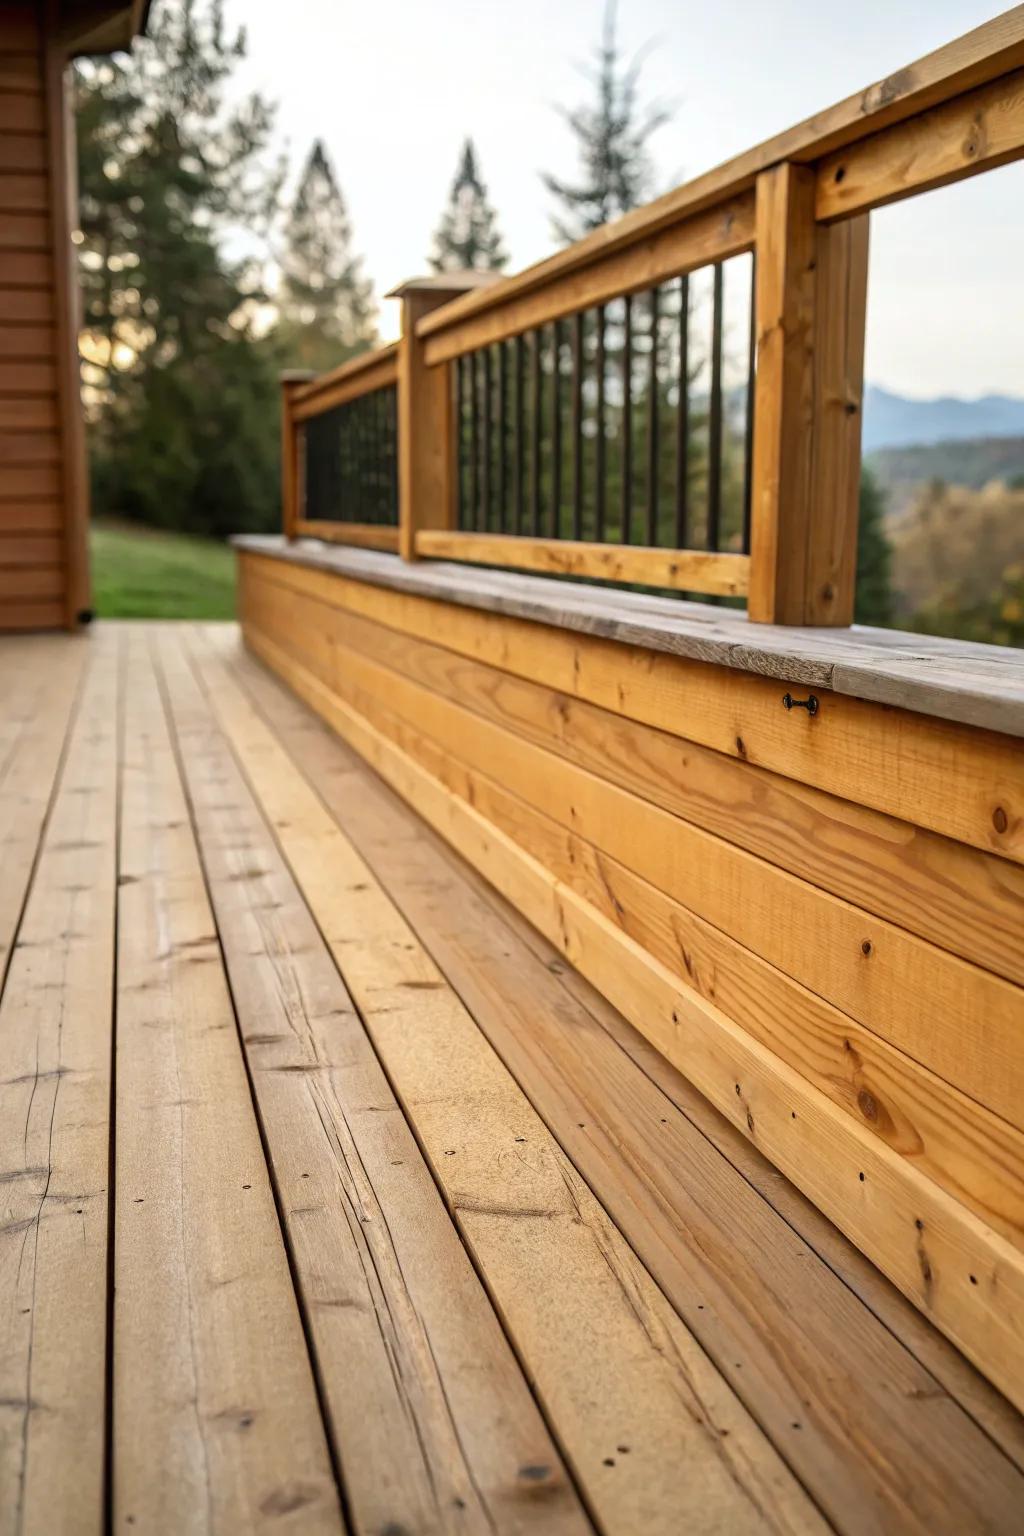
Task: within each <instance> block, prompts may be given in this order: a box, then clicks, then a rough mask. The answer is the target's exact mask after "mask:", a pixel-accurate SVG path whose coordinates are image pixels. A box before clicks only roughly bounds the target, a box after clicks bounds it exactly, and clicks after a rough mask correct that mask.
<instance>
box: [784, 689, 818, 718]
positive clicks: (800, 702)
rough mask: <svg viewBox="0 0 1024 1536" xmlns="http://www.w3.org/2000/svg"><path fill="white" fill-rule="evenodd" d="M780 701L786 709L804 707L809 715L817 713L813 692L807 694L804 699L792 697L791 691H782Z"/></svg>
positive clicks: (816, 702)
mask: <svg viewBox="0 0 1024 1536" xmlns="http://www.w3.org/2000/svg"><path fill="white" fill-rule="evenodd" d="M782 702H783V704H785V706H786V708H787V709H806V711H807V713H808V714H809V715H816V714H817V713H818V700H817V697H816V696H815V695H814V694H813V693H812V694H809V695H808V697H807V698H806V699H794V697H793V695H792V694H791V693H784V694H783V695H782Z"/></svg>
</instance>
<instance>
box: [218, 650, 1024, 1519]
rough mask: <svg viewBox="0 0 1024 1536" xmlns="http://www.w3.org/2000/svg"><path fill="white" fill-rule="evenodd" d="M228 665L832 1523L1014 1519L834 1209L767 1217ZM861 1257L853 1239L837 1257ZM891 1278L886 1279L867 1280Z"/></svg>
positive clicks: (473, 881)
mask: <svg viewBox="0 0 1024 1536" xmlns="http://www.w3.org/2000/svg"><path fill="white" fill-rule="evenodd" d="M219 638H220V637H219V636H218V639H219ZM231 661H232V669H233V674H234V675H235V676H236V677H237V678H238V680H239V682H240V683H241V685H242V686H243V687H244V688H245V690H246V692H247V693H248V694H249V696H250V697H251V698H252V699H253V701H254V703H255V704H256V706H257V708H259V709H260V711H261V713H262V714H263V716H264V718H265V719H266V720H267V722H268V724H269V726H270V728H271V730H272V731H273V732H274V733H275V735H276V736H277V739H278V740H279V741H280V742H282V743H283V744H285V746H286V749H287V750H288V751H289V753H290V754H291V756H292V757H293V759H294V760H295V762H296V763H297V764H298V766H299V768H300V769H301V770H302V771H303V772H304V773H305V774H306V776H307V777H308V779H309V782H310V783H311V785H312V786H313V787H314V789H316V790H317V792H318V793H319V794H320V796H321V797H322V799H323V800H324V803H325V804H326V806H327V808H328V809H329V810H330V812H331V813H332V815H333V816H334V817H335V819H336V820H337V821H338V823H339V824H340V825H341V827H342V829H343V830H344V831H345V833H346V835H347V836H348V837H350V838H351V839H352V841H353V842H354V843H355V845H356V846H357V848H358V849H359V852H360V853H361V855H362V856H363V858H364V859H366V861H367V862H368V864H369V865H370V867H371V868H372V870H373V872H374V874H375V875H376V877H377V878H378V879H379V880H380V881H381V882H382V884H383V885H384V886H385V888H386V890H387V891H388V894H389V895H390V896H391V899H392V900H393V901H395V902H396V903H397V904H398V905H399V906H400V908H401V909H402V911H403V913H404V914H405V916H406V918H407V920H408V921H409V922H410V923H411V924H412V925H413V926H414V927H415V929H416V932H417V934H418V935H419V937H420V939H421V940H422V941H423V942H424V943H425V944H426V945H427V946H428V947H429V949H430V951H431V953H432V954H433V956H434V958H435V960H436V961H437V962H438V964H439V965H440V966H441V968H442V970H443V971H444V973H445V974H446V975H448V976H449V977H451V978H452V979H453V980H455V981H456V982H457V985H458V986H459V989H460V993H461V995H462V996H463V998H464V999H465V1001H466V1003H467V1005H468V1006H469V1008H470V1009H471V1011H472V1013H473V1015H474V1017H475V1018H476V1020H477V1022H478V1023H479V1024H480V1025H481V1027H482V1028H483V1029H484V1031H485V1032H486V1034H487V1036H488V1038H489V1039H490V1041H491V1043H492V1045H493V1046H494V1047H495V1049H496V1050H497V1051H498V1053H499V1054H500V1055H501V1057H502V1059H503V1060H504V1061H505V1063H506V1065H507V1066H509V1068H510V1069H511V1070H512V1071H513V1073H514V1074H515V1076H516V1078H517V1080H518V1081H519V1083H520V1085H521V1086H522V1087H523V1089H524V1091H525V1092H526V1093H527V1094H528V1096H529V1097H530V1099H531V1101H532V1102H533V1103H534V1104H535V1106H536V1107H537V1108H538V1109H539V1110H540V1112H541V1114H542V1115H543V1117H544V1119H545V1121H546V1122H547V1124H548V1126H549V1128H550V1129H551V1130H552V1132H553V1134H555V1135H556V1136H557V1138H558V1140H559V1142H560V1144H561V1145H562V1147H563V1148H564V1149H565V1151H566V1152H567V1153H568V1155H569V1156H570V1157H571V1158H572V1160H573V1162H574V1164H575V1165H576V1166H577V1167H578V1168H579V1170H580V1172H581V1173H582V1174H583V1175H584V1177H585V1178H586V1179H587V1181H588V1183H590V1185H591V1187H592V1188H595V1189H598V1190H600V1192H601V1196H602V1199H603V1200H605V1201H606V1202H607V1204H608V1207H609V1212H610V1214H611V1215H612V1216H613V1218H614V1219H615V1220H616V1222H617V1223H618V1225H619V1226H620V1227H621V1228H622V1230H623V1232H624V1234H625V1235H626V1236H627V1237H628V1239H629V1240H630V1242H631V1243H632V1245H633V1246H634V1248H635V1249H636V1251H637V1253H638V1255H639V1256H640V1257H641V1258H642V1259H643V1261H644V1262H645V1263H646V1264H647V1266H648V1267H649V1268H650V1269H651V1271H652V1273H654V1274H655V1275H656V1276H657V1278H658V1279H659V1282H660V1284H661V1285H662V1286H663V1287H664V1289H665V1290H666V1293H667V1294H668V1295H669V1296H670V1298H671V1299H672V1301H673V1302H674V1304H675V1305H676V1307H677V1308H678V1310H679V1311H680V1313H681V1315H682V1316H683V1317H684V1318H685V1319H686V1321H687V1324H688V1326H690V1327H691V1328H692V1329H693V1331H694V1332H695V1334H696V1336H697V1337H698V1338H699V1339H700V1341H701V1342H702V1344H703V1345H704V1347H705V1349H706V1350H707V1351H708V1353H709V1354H710V1355H711V1357H712V1358H713V1359H714V1360H715V1361H716V1363H717V1364H718V1366H719V1369H720V1370H722V1371H723V1373H724V1374H726V1376H727V1379H728V1380H729V1381H730V1384H731V1385H732V1386H733V1387H734V1389H735V1390H736V1391H737V1392H738V1393H739V1395H740V1396H741V1397H742V1398H743V1400H744V1401H745V1403H746V1404H747V1406H748V1408H750V1410H751V1411H752V1412H753V1413H755V1415H756V1416H757V1417H758V1419H759V1421H760V1422H761V1423H762V1424H764V1425H766V1427H768V1428H769V1431H770V1433H771V1434H772V1437H773V1439H774V1440H775V1441H776V1443H777V1444H781V1445H783V1446H784V1447H785V1454H786V1456H787V1459H788V1460H789V1462H790V1465H791V1466H792V1467H793V1468H794V1471H795V1472H796V1473H797V1475H798V1476H799V1477H800V1478H801V1481H802V1482H803V1483H804V1485H805V1486H806V1487H807V1488H808V1490H809V1491H810V1492H811V1494H812V1496H813V1497H814V1498H815V1499H816V1500H817V1501H818V1502H819V1504H820V1505H821V1507H822V1509H823V1511H824V1513H825V1514H826V1515H827V1516H828V1517H829V1518H830V1519H831V1520H832V1521H833V1523H834V1524H835V1525H836V1527H837V1528H839V1529H842V1530H843V1531H846V1532H851V1533H852V1532H860V1531H864V1532H869V1531H870V1532H874V1531H878V1530H883V1531H893V1532H907V1531H920V1532H921V1533H922V1536H925V1533H929V1532H943V1531H949V1532H951V1533H952V1532H959V1531H961V1530H964V1529H974V1528H978V1527H984V1526H985V1525H986V1524H987V1523H988V1524H991V1526H992V1527H993V1528H994V1529H999V1528H1000V1527H1002V1528H1004V1529H1006V1530H1007V1531H1012V1530H1014V1529H1015V1522H1016V1519H1017V1512H1018V1510H1019V1507H1020V1501H1021V1498H1022V1484H1021V1474H1020V1472H1019V1471H1015V1470H1014V1468H1013V1466H1012V1464H1011V1463H1010V1462H1009V1461H1008V1460H1006V1459H1004V1457H1003V1455H1001V1454H1000V1453H999V1452H997V1451H996V1450H995V1448H994V1446H993V1445H992V1444H991V1442H990V1441H989V1439H988V1438H987V1436H986V1435H985V1434H984V1433H982V1432H981V1431H980V1430H979V1428H978V1426H977V1425H976V1424H975V1423H974V1422H973V1421H972V1419H971V1417H970V1413H969V1411H965V1410H964V1408H963V1407H961V1406H960V1403H959V1402H958V1401H957V1399H956V1397H955V1396H953V1395H952V1394H951V1392H949V1391H948V1390H943V1387H942V1386H941V1385H940V1382H939V1380H937V1378H936V1376H935V1375H934V1374H933V1373H932V1370H931V1369H929V1363H931V1364H934V1363H935V1358H934V1357H935V1356H936V1355H938V1356H940V1357H944V1356H952V1351H951V1350H949V1348H948V1346H946V1345H944V1341H942V1340H941V1339H940V1337H939V1336H938V1335H935V1334H934V1333H933V1332H928V1331H927V1325H925V1324H923V1323H921V1322H920V1321H919V1320H918V1318H917V1316H916V1314H914V1313H913V1311H912V1309H911V1308H909V1307H908V1306H907V1304H906V1303H902V1302H901V1303H900V1304H898V1305H897V1306H891V1307H890V1308H889V1309H888V1310H887V1312H886V1320H885V1322H884V1323H883V1322H880V1321H879V1320H878V1319H877V1318H876V1316H875V1314H874V1312H873V1311H872V1310H871V1308H870V1307H869V1306H868V1305H866V1304H865V1302H864V1301H863V1300H862V1299H861V1298H860V1297H859V1296H858V1295H857V1294H856V1292H855V1291H854V1290H853V1289H850V1288H849V1287H848V1286H847V1285H845V1284H844V1283H843V1281H842V1280H841V1279H840V1278H839V1276H838V1275H837V1274H836V1273H834V1264H835V1261H834V1258H833V1254H834V1251H835V1245H837V1244H838V1245H841V1244H842V1239H841V1238H840V1237H839V1234H838V1233H836V1232H835V1231H834V1229H828V1230H829V1232H830V1233H831V1239H832V1243H831V1245H830V1247H829V1250H828V1252H829V1257H830V1258H831V1259H832V1264H831V1265H830V1264H829V1263H826V1262H823V1261H822V1260H821V1259H819V1258H818V1256H817V1253H816V1251H815V1250H814V1248H813V1246H812V1245H811V1243H810V1242H809V1241H808V1233H807V1232H806V1231H805V1230H804V1229H805V1228H806V1227H810V1228H811V1229H812V1230H811V1234H810V1236H811V1237H812V1238H813V1239H814V1240H816V1241H819V1242H820V1241H821V1238H822V1235H823V1231H822V1229H825V1228H826V1227H827V1223H825V1222H824V1221H823V1220H822V1218H820V1217H819V1216H818V1214H817V1212H813V1211H811V1210H810V1208H807V1209H806V1210H803V1211H800V1210H798V1207H799V1206H800V1205H801V1204H802V1202H800V1198H799V1196H798V1195H797V1194H796V1192H795V1191H793V1190H792V1189H789V1200H788V1203H787V1204H786V1206H785V1212H786V1215H785V1219H780V1218H779V1215H778V1214H777V1213H776V1211H775V1209H774V1208H773V1207H772V1205H771V1204H770V1203H769V1200H770V1198H771V1194H772V1193H775V1196H776V1199H778V1198H779V1194H780V1193H781V1191H782V1189H788V1186H784V1184H783V1181H781V1180H779V1179H778V1176H777V1175H775V1174H774V1173H773V1172H772V1171H771V1170H769V1168H768V1165H766V1164H764V1163H763V1160H761V1159H759V1156H758V1153H757V1151H756V1149H754V1148H752V1147H751V1146H750V1145H749V1143H747V1142H744V1141H743V1140H742V1139H741V1138H739V1137H738V1136H737V1135H736V1134H735V1133H734V1132H733V1131H732V1128H731V1127H729V1126H728V1125H727V1124H726V1123H725V1122H724V1121H723V1120H721V1118H720V1117H718V1116H716V1115H715V1112H714V1111H713V1110H712V1109H711V1107H710V1106H709V1105H707V1104H706V1103H704V1102H703V1101H699V1099H698V1096H697V1095H696V1094H694V1093H693V1091H692V1090H687V1085H686V1084H685V1082H684V1081H683V1080H682V1079H681V1078H679V1077H678V1074H676V1073H675V1072H673V1070H672V1068H671V1067H669V1066H668V1065H667V1063H664V1062H661V1061H660V1060H659V1059H657V1058H654V1057H653V1053H652V1052H651V1051H650V1048H649V1047H647V1046H646V1045H645V1042H643V1041H642V1039H641V1037H640V1036H638V1035H637V1034H636V1033H635V1032H634V1031H633V1030H631V1029H630V1026H629V1025H628V1024H626V1022H625V1020H623V1019H621V1018H620V1017H618V1016H616V1015H614V1014H613V1010H611V1009H610V1008H609V1007H608V1005H607V1004H604V1005H603V1006H602V1000H601V999H599V998H597V997H596V996H595V995H594V994H592V992H591V989H590V988H588V987H587V986H586V983H584V982H582V980H581V979H580V978H578V977H576V975H575V973H574V972H571V971H569V970H568V969H567V967H566V966H565V964H564V962H563V961H561V960H560V959H559V958H558V956H557V952H556V951H555V950H554V949H553V948H552V947H551V946H550V945H548V944H546V943H545V941H544V940H543V939H542V938H541V937H540V935H539V934H537V933H536V932H535V931H534V930H531V929H530V928H529V927H528V926H527V925H526V924H525V923H524V922H523V921H522V920H521V919H519V918H518V917H517V915H516V914H515V913H514V912H513V911H512V909H510V908H509V907H508V906H507V905H506V904H505V903H503V902H501V901H500V898H498V897H497V896H496V895H495V894H494V893H493V892H491V891H489V890H487V889H486V888H485V887H484V885H483V883H482V882H481V881H480V880H479V879H478V878H476V877H475V876H473V875H472V874H471V872H470V871H469V870H468V869H467V868H466V866H465V865H463V864H462V863H461V861H460V860H458V859H457V857H456V856H455V855H453V854H452V853H451V851H450V850H449V849H447V848H446V847H445V846H444V845H443V844H442V843H441V841H440V840H439V839H438V838H436V837H435V836H434V835H432V834H431V832H430V831H429V829H428V828H427V827H425V826H424V825H423V823H421V822H419V820H418V819H417V818H414V817H413V816H412V815H411V813H410V812H409V811H408V809H407V808H406V807H404V806H401V804H400V802H398V801H397V799H396V798H395V797H394V796H393V795H392V794H390V792H389V791H388V790H387V789H386V788H385V787H384V786H383V785H382V784H381V782H380V781H379V780H378V779H377V778H376V776H375V775H374V774H372V773H371V772H370V771H369V770H368V769H367V768H366V766H365V765H364V764H363V763H361V762H360V761H359V760H358V759H357V758H356V757H355V755H354V754H352V753H351V752H350V751H349V750H348V749H347V748H346V747H345V746H344V745H343V744H342V743H341V742H340V741H338V739H337V738H336V737H334V736H332V735H330V734H329V733H328V732H327V731H326V730H325V729H324V727H323V725H322V724H321V723H320V722H319V721H318V720H316V718H315V717H314V716H312V715H311V714H310V713H309V711H308V710H306V709H305V707H304V706H303V705H302V704H300V703H299V701H298V700H297V699H295V698H294V696H292V695H290V694H288V693H287V692H286V691H285V690H284V689H283V688H282V687H281V686H280V685H279V684H278V683H277V682H276V681H272V680H271V678H270V677H269V675H268V674H267V673H266V672H265V671H264V670H263V669H262V668H260V667H258V666H257V665H256V664H255V663H254V662H253V661H252V660H251V659H250V658H248V657H242V656H237V655H235V656H232V657H231ZM570 989H572V990H570ZM595 1009H596V1010H598V1011H597V1012H595V1011H594V1010H595ZM613 1031H614V1032H613ZM624 1042H628V1044H629V1045H630V1047H631V1052H632V1054H631V1053H630V1051H627V1049H626V1044H625V1043H624ZM652 1062H653V1069H652ZM652 1070H655V1071H657V1072H658V1073H659V1074H660V1076H659V1077H654V1076H652ZM670 1093H674V1094H675V1095H676V1097H675V1098H673V1097H670ZM684 1109H685V1111H686V1113H684ZM694 1115H695V1116H697V1117H698V1123H696V1124H695V1123H694V1119H692V1118H689V1116H694ZM709 1130H711V1131H713V1132H714V1135H715V1140H714V1141H712V1140H710V1139H709V1138H708V1131H709ZM730 1159H733V1160H730ZM737 1163H738V1164H739V1166H736V1165H737ZM758 1164H760V1167H758ZM752 1172H754V1173H756V1176H757V1179H758V1185H757V1186H755V1184H754V1182H752V1180H751V1173H752ZM760 1186H763V1187H760ZM783 1198H785V1196H783ZM795 1215H797V1216H798V1219H796V1220H795V1219H794V1216H795ZM859 1257H860V1256H859V1255H854V1254H853V1252H852V1250H851V1252H850V1255H849V1256H848V1258H847V1260H846V1262H847V1263H851V1262H855V1261H856V1259H859ZM861 1262H862V1263H863V1261H861ZM864 1267H865V1269H868V1268H869V1266H867V1265H865V1266H864ZM883 1286H884V1282H883V1281H881V1278H880V1277H876V1285H875V1291H876V1292H877V1290H878V1288H879V1287H883ZM873 1299H874V1298H873ZM875 1304H876V1305H877V1304H878V1303H877V1302H876V1303H875ZM894 1314H895V1315H894ZM908 1332H909V1333H910V1334H911V1336H912V1339H911V1342H912V1343H913V1344H918V1343H919V1335H920V1334H927V1338H926V1342H927V1343H928V1344H930V1346H931V1347H930V1349H929V1350H926V1351H924V1353H925V1354H926V1356H927V1360H926V1361H922V1362H921V1363H919V1362H918V1358H917V1357H916V1356H915V1354H914V1353H913V1351H912V1348H911V1347H908V1344H907V1341H906V1339H905V1337H904V1335H905V1334H906V1333H908ZM894 1335H895V1336H894ZM953 1358H954V1359H957V1358H958V1357H953ZM869 1362H870V1363H869ZM959 1364H960V1366H961V1367H963V1364H964V1363H963V1362H962V1361H959ZM960 1374H961V1375H962V1372H961V1373H960ZM954 1385H955V1386H956V1387H957V1388H958V1389H960V1390H963V1391H964V1396H965V1397H968V1401H969V1403H970V1406H971V1407H972V1408H976V1406H977V1396H978V1395H983V1394H984V1392H985V1385H984V1383H983V1382H981V1380H980V1379H978V1378H975V1382H974V1384H973V1386H972V1389H971V1391H970V1395H969V1394H968V1390H967V1389H965V1388H964V1386H963V1385H962V1384H961V1382H960V1381H956V1382H955V1383H954ZM993 1396H994V1394H993ZM995 1412H998V1406H997V1405H994V1404H993V1413H995ZM1000 1418H1001V1422H1002V1427H1003V1428H1004V1430H1005V1434H1004V1438H1006V1439H1007V1440H1008V1442H1009V1446H1010V1449H1011V1450H1015V1451H1016V1453H1017V1454H1018V1455H1020V1454H1021V1452H1022V1450H1024V1436H1022V1433H1021V1430H1020V1426H1019V1421H1016V1420H1011V1418H1010V1416H1009V1415H1008V1414H1007V1412H1006V1410H1005V1408H1004V1409H1003V1411H1002V1414H1001V1416H1000ZM998 1427H999V1426H998V1425H997V1426H996V1429H997V1432H998ZM883 1448H884V1449H883ZM954 1459H955V1463H956V1464H955V1465H954V1464H953V1462H954ZM911 1467H914V1468H915V1473H914V1475H913V1476H907V1475H906V1474H907V1472H908V1470H909V1468H911Z"/></svg>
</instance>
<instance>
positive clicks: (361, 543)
mask: <svg viewBox="0 0 1024 1536" xmlns="http://www.w3.org/2000/svg"><path fill="white" fill-rule="evenodd" d="M295 537H296V538H300V539H325V540H326V541H327V543H328V544H353V545H355V546H356V547H357V548H359V549H391V550H396V549H397V548H398V529H397V528H387V527H382V526H381V525H380V524H378V523H336V522H326V521H322V520H321V519H319V518H318V519H316V520H315V521H313V520H310V519H306V518H304V517H300V518H297V519H296V522H295Z"/></svg>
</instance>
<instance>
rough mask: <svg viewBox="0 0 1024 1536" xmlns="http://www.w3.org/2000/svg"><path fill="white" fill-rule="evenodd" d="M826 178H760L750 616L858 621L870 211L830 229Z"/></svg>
mask: <svg viewBox="0 0 1024 1536" xmlns="http://www.w3.org/2000/svg"><path fill="white" fill-rule="evenodd" d="M814 197H815V175H814V171H813V170H812V169H811V168H810V167H809V166H804V165H794V164H791V163H788V162H785V163H783V164H781V165H777V166H775V167H773V168H772V169H771V170H768V171H763V172H762V173H761V175H760V176H759V177H758V179H757V214H756V241H757V280H756V285H755V288H756V294H755V303H756V331H757V374H756V382H755V396H754V449H753V468H752V492H751V501H752V505H751V551H750V553H751V570H750V593H749V598H748V612H749V614H750V617H751V619H753V620H754V621H756V622H759V623H765V624H811V625H828V626H833V627H834V626H839V625H847V624H850V623H852V622H853V601H854V586H855V581H856V571H857V514H858V504H859V494H860V434H861V397H862V394H863V387H864V324H865V314H866V307H867V265H868V216H867V215H866V214H865V215H861V216H859V217H856V218H852V219H848V220H846V221H845V222H843V223H838V224H830V225H823V224H818V223H816V222H815V216H814Z"/></svg>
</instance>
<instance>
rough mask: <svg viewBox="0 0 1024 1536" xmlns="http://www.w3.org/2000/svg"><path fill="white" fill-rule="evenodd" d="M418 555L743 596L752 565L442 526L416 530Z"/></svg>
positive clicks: (736, 558)
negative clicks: (444, 528) (449, 529)
mask: <svg viewBox="0 0 1024 1536" xmlns="http://www.w3.org/2000/svg"><path fill="white" fill-rule="evenodd" d="M416 553H417V554H418V555H424V556H429V557H430V558H432V559H435V560H467V561H470V562H472V563H473V564H476V565H500V566H510V567H512V568H514V569H518V570H523V571H543V572H544V573H546V574H548V575H560V576H592V577H598V578H600V579H602V580H604V581H631V582H636V583H638V584H641V585H644V586H649V587H675V588H677V589H678V590H680V591H684V592H715V593H719V594H722V595H725V596H728V597H742V596H743V594H744V593H745V592H746V590H747V578H748V571H749V568H750V561H749V560H748V558H747V556H746V555H731V554H724V555H720V554H714V553H711V554H709V553H708V552H706V551H705V550H697V549H651V548H646V547H644V546H642V545H639V544H636V545H627V544H583V543H577V542H576V541H574V540H572V539H530V538H517V537H515V536H513V535H502V534H490V533H455V532H451V533H449V532H445V531H440V530H431V531H429V532H428V531H424V532H419V533H417V535H416Z"/></svg>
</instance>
